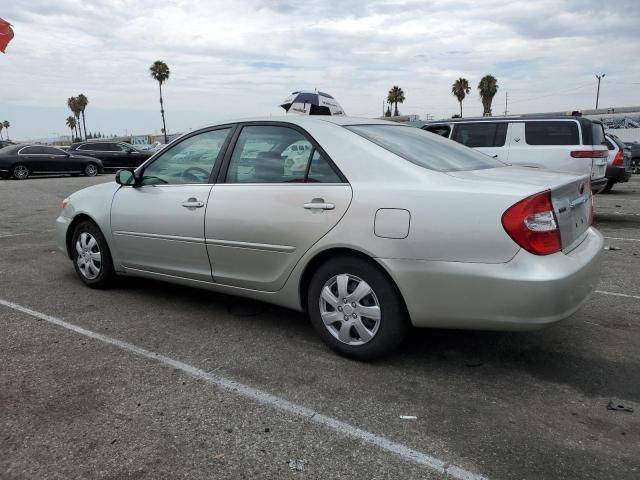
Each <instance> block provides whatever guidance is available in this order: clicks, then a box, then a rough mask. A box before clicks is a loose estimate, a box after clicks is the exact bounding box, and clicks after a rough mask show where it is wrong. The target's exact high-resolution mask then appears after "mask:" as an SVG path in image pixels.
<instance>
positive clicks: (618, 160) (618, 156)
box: [613, 150, 624, 167]
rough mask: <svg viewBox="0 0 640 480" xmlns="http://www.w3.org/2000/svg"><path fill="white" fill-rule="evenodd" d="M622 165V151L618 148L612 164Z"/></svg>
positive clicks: (615, 165)
mask: <svg viewBox="0 0 640 480" xmlns="http://www.w3.org/2000/svg"><path fill="white" fill-rule="evenodd" d="M623 165H624V153H623V152H622V150H618V153H616V156H615V157H614V158H613V166H614V167H622V166H623Z"/></svg>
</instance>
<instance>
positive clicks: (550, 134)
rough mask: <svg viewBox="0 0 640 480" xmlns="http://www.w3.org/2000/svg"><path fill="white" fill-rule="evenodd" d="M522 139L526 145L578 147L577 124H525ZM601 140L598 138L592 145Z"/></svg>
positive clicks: (572, 122) (541, 122) (547, 122)
mask: <svg viewBox="0 0 640 480" xmlns="http://www.w3.org/2000/svg"><path fill="white" fill-rule="evenodd" d="M524 138H525V141H526V142H527V144H528V145H580V134H579V133H578V124H577V123H576V122H574V121H568V122H563V121H540V122H525V124H524ZM594 140H595V138H594ZM602 140H603V138H602V137H600V140H599V141H598V142H597V143H596V142H595V141H594V145H599V144H600V143H601V142H602Z"/></svg>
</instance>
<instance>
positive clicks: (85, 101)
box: [76, 93, 89, 139]
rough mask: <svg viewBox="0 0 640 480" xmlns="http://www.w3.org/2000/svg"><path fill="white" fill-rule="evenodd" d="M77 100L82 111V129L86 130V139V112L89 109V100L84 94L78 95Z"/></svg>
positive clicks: (85, 131)
mask: <svg viewBox="0 0 640 480" xmlns="http://www.w3.org/2000/svg"><path fill="white" fill-rule="evenodd" d="M76 100H77V102H78V109H79V110H80V113H81V114H82V129H83V130H84V138H85V139H86V138H87V124H86V123H85V121H84V110H85V108H87V105H89V99H88V98H87V97H86V96H85V95H84V93H81V94H80V95H78V96H77V97H76Z"/></svg>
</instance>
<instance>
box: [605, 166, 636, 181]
mask: <svg viewBox="0 0 640 480" xmlns="http://www.w3.org/2000/svg"><path fill="white" fill-rule="evenodd" d="M605 177H606V178H607V180H610V181H612V182H614V183H618V182H628V181H629V179H630V178H631V170H627V169H626V168H625V167H614V166H613V165H609V166H608V167H607V173H606V175H605Z"/></svg>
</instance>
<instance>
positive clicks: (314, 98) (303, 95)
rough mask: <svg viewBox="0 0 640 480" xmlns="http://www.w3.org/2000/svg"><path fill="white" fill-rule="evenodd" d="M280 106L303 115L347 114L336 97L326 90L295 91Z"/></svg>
mask: <svg viewBox="0 0 640 480" xmlns="http://www.w3.org/2000/svg"><path fill="white" fill-rule="evenodd" d="M280 106H281V107H282V108H284V109H285V110H286V111H287V112H295V113H300V114H302V115H345V113H344V110H343V109H342V107H341V106H340V104H339V103H338V102H337V101H336V99H335V98H333V97H332V96H331V95H329V94H328V93H324V92H304V91H300V92H293V93H292V94H291V95H289V96H288V97H287V98H286V100H285V101H284V102H283V103H281V104H280Z"/></svg>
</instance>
